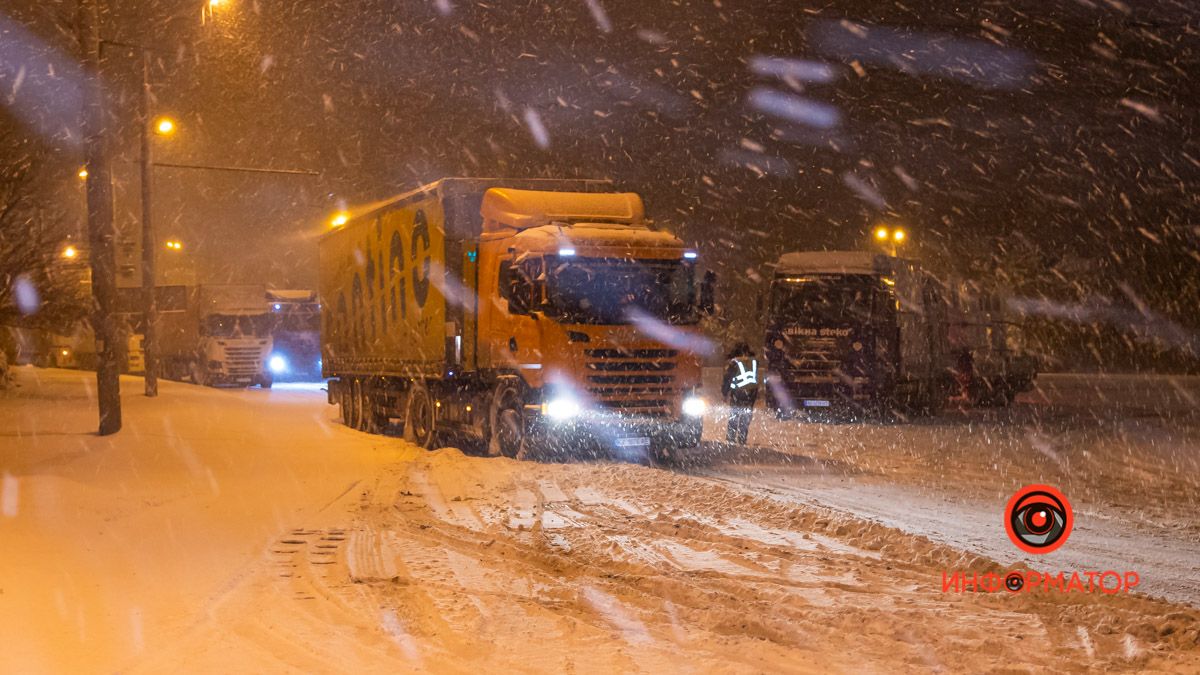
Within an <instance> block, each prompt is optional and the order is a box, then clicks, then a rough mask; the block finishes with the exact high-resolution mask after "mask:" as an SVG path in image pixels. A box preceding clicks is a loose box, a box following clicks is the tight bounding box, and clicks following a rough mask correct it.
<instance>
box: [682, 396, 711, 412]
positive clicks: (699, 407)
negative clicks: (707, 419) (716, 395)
mask: <svg viewBox="0 0 1200 675" xmlns="http://www.w3.org/2000/svg"><path fill="white" fill-rule="evenodd" d="M706 410H708V402H707V401H705V400H704V398H703V397H700V396H689V397H687V398H685V399H683V414H684V415H687V416H688V417H700V416H701V415H703V414H704V411H706Z"/></svg>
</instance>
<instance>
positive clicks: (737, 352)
mask: <svg viewBox="0 0 1200 675" xmlns="http://www.w3.org/2000/svg"><path fill="white" fill-rule="evenodd" d="M726 358H728V359H729V363H728V364H727V365H726V366H725V376H724V378H722V384H721V395H722V396H723V397H724V398H725V403H726V404H727V405H728V406H729V427H728V428H727V429H726V431H725V440H727V441H729V442H730V443H738V444H741V445H745V443H746V436H747V435H748V434H749V433H750V420H751V417H752V416H753V415H754V402H755V400H757V399H758V359H756V358H754V350H753V349H750V345H748V344H746V343H745V342H739V343H737V344H736V345H734V346H733V349H731V350H729V355H728V356H727V357H726Z"/></svg>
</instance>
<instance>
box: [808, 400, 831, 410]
mask: <svg viewBox="0 0 1200 675" xmlns="http://www.w3.org/2000/svg"><path fill="white" fill-rule="evenodd" d="M804 407H805V408H828V407H829V401H826V400H825V399H821V398H809V399H805V400H804Z"/></svg>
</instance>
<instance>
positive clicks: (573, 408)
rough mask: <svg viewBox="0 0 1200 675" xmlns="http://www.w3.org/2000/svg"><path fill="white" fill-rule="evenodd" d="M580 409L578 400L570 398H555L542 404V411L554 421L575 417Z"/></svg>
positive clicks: (581, 409)
mask: <svg viewBox="0 0 1200 675" xmlns="http://www.w3.org/2000/svg"><path fill="white" fill-rule="evenodd" d="M582 411H583V408H582V407H580V405H579V401H576V400H575V399H572V398H555V399H551V400H550V401H549V402H548V403H543V404H542V413H543V414H545V415H546V417H549V418H550V419H552V420H555V421H556V422H565V421H566V420H569V419H571V418H572V417H577V416H578V415H579V413H580V412H582Z"/></svg>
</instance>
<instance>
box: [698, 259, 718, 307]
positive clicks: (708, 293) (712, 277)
mask: <svg viewBox="0 0 1200 675" xmlns="http://www.w3.org/2000/svg"><path fill="white" fill-rule="evenodd" d="M698 309H699V310H700V313H701V314H707V315H709V316H712V315H713V314H714V313H716V311H717V273H716V272H714V271H712V270H708V271H706V272H705V273H704V279H703V281H701V282H700V304H699V308H698Z"/></svg>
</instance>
